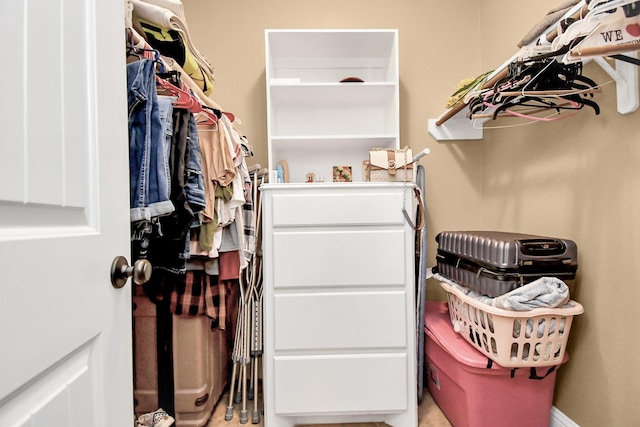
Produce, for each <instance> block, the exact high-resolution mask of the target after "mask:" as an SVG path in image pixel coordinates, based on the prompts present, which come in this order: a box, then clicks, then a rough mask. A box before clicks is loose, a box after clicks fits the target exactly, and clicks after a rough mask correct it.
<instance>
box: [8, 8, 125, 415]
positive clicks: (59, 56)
mask: <svg viewBox="0 0 640 427" xmlns="http://www.w3.org/2000/svg"><path fill="white" fill-rule="evenodd" d="M0 40H1V41H2V42H1V43H0V61H1V62H0V63H1V64H2V71H1V72H0V75H1V77H0V265H1V266H2V269H1V270H0V301H1V303H2V305H1V307H0V426H2V427H18V426H29V427H41V426H47V427H51V426H74V427H89V426H103V427H126V426H132V425H133V403H132V396H133V392H132V366H131V299H130V297H131V294H130V293H131V284H130V281H129V283H128V284H127V285H126V286H125V287H124V288H122V289H119V290H118V289H114V288H113V287H112V286H111V282H110V278H109V271H110V266H111V262H112V260H113V259H114V257H116V256H117V255H124V256H126V257H127V259H130V258H129V223H128V218H129V213H128V207H129V206H128V200H129V197H128V143H127V106H126V77H125V50H124V42H125V31H124V7H123V2H122V0H120V1H117V0H110V1H103V0H0Z"/></svg>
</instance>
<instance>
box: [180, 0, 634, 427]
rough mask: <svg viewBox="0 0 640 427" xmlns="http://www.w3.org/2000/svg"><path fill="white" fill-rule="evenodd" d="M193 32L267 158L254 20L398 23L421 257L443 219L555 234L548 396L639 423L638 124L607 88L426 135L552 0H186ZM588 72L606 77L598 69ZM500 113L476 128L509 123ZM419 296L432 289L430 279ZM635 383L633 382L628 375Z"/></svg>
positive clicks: (578, 413) (320, 24)
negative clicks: (574, 248) (550, 111)
mask: <svg viewBox="0 0 640 427" xmlns="http://www.w3.org/2000/svg"><path fill="white" fill-rule="evenodd" d="M183 2H184V5H185V11H186V15H187V22H188V24H189V28H190V31H191V35H192V37H193V39H194V41H195V43H196V46H198V48H199V50H200V51H201V52H202V53H203V54H204V55H205V56H206V57H207V58H208V59H209V61H210V62H211V63H212V64H213V65H214V67H215V70H216V86H215V90H214V95H213V97H214V99H216V101H218V103H220V104H221V105H222V106H223V107H224V108H225V109H226V110H228V111H231V112H233V113H235V114H236V115H238V116H239V117H240V118H241V120H242V125H240V126H238V129H239V130H240V131H241V132H242V133H243V134H245V135H247V137H248V138H249V141H250V143H251V144H252V145H253V147H254V149H255V150H254V151H255V157H254V158H253V159H250V160H249V163H250V164H252V163H260V164H262V165H263V166H264V165H266V163H267V159H266V111H265V103H266V96H265V83H264V29H266V28H398V30H399V40H400V83H401V95H400V96H401V138H402V142H403V144H407V145H410V146H411V147H412V148H414V150H415V151H419V150H420V149H422V148H424V147H429V148H430V149H431V154H430V155H429V156H428V157H427V158H425V159H423V160H422V161H421V163H422V164H424V165H425V168H426V173H427V189H426V190H427V191H426V195H427V203H428V216H427V221H428V222H427V225H428V227H429V233H428V235H429V236H428V237H429V254H430V265H432V264H433V263H434V257H433V254H434V252H435V242H434V239H433V238H434V236H435V234H436V233H437V232H439V231H442V230H447V229H472V228H477V229H483V228H484V229H499V230H515V231H522V232H531V233H539V234H546V235H557V236H562V237H566V238H570V239H573V240H575V241H576V242H577V243H578V248H579V263H580V267H579V269H578V280H577V284H576V287H575V289H574V293H573V295H572V296H573V298H574V299H576V300H578V301H580V302H581V303H582V304H583V305H584V306H585V310H586V312H585V314H583V315H581V316H579V317H578V318H577V319H576V322H575V324H574V327H573V328H572V332H571V342H570V346H569V354H570V361H569V363H567V364H566V365H565V366H563V367H562V368H561V369H560V370H559V375H558V381H557V390H556V395H555V402H554V404H555V406H556V407H558V408H559V409H560V410H561V411H562V412H564V413H565V414H566V415H567V416H568V417H570V418H571V419H573V420H574V421H575V422H576V423H578V424H579V425H581V426H583V427H589V426H593V427H599V426H602V425H615V426H635V425H640V412H639V410H638V406H637V403H636V400H637V390H638V388H637V385H636V383H637V381H638V380H640V363H638V362H640V341H639V340H635V339H634V338H633V337H635V336H636V335H637V333H636V330H635V329H636V328H635V326H634V323H633V317H632V316H633V315H634V313H635V312H636V311H637V309H636V307H635V304H636V301H638V300H640V298H639V297H640V291H639V289H640V288H636V287H635V286H634V285H635V283H633V282H634V279H632V278H633V277H635V276H638V273H640V271H639V270H640V267H639V265H638V263H634V262H633V261H634V258H636V257H634V255H636V256H637V255H638V249H637V248H638V247H640V238H639V235H640V231H638V228H637V227H635V226H634V224H635V222H636V221H635V220H636V216H637V214H636V213H637V212H638V211H639V210H640V197H639V195H640V194H639V193H640V190H639V189H640V174H639V173H638V172H637V167H636V163H637V161H638V159H640V145H638V143H637V140H638V137H639V136H640V135H639V133H640V127H638V126H637V125H636V124H635V121H636V120H637V115H638V114H640V113H633V114H631V115H629V116H621V115H619V114H618V113H616V112H615V96H614V90H615V88H614V85H613V84H609V85H606V86H605V87H604V89H603V92H602V93H601V94H598V95H597V97H596V101H597V102H598V104H599V105H600V106H601V108H602V113H601V115H600V116H595V115H594V114H593V111H592V110H585V111H581V112H580V114H579V115H578V116H576V117H574V118H571V119H568V120H564V121H559V122H555V123H548V124H534V125H530V126H523V127H516V128H506V129H487V130H485V132H484V135H485V137H484V140H482V141H453V142H436V141H434V140H433V139H431V137H430V136H429V135H428V133H427V127H426V126H427V125H426V122H427V119H428V118H435V117H437V116H438V115H439V114H440V113H441V112H442V111H444V102H445V99H446V98H447V97H448V96H449V95H450V94H451V93H452V92H453V91H454V90H455V86H456V84H457V83H458V82H459V81H460V80H461V79H463V78H468V77H474V76H476V75H478V74H479V73H481V72H483V71H486V70H488V69H491V68H494V67H496V66H499V65H500V64H502V63H503V62H504V61H505V60H506V59H508V58H509V57H510V56H511V55H512V54H513V53H515V52H516V50H517V48H516V43H517V42H518V41H519V40H520V39H521V37H522V36H524V34H525V33H526V32H527V31H528V30H529V28H531V27H532V26H533V24H535V23H536V22H537V21H538V20H539V19H541V18H542V17H543V16H544V14H545V13H546V12H547V10H549V9H550V8H551V7H554V6H556V5H557V4H558V3H559V1H551V0H542V1H539V2H530V1H529V2H525V1H522V0H518V1H513V0H511V1H509V0H483V1H461V0H455V1H449V2H440V1H433V0H420V1H419V0H405V1H403V2H402V4H401V7H400V6H399V5H398V2H395V3H394V2H389V1H381V0H350V1H346V2H345V1H335V0H325V1H322V2H316V1H311V0H307V1H295V0H262V1H251V2H250V1H247V0H238V1H234V2H230V1H227V2H223V1H206V2H205V1H203V0H183ZM585 74H586V75H588V76H589V77H591V78H593V79H595V80H596V81H598V82H605V81H607V80H609V77H608V76H607V75H606V74H604V73H602V72H601V71H600V70H599V69H598V67H597V66H595V65H588V66H587V67H586V70H585ZM509 124H510V123H509V122H508V121H505V120H502V121H499V122H495V123H487V126H486V127H490V126H504V125H509ZM428 289H429V292H428V297H429V298H430V299H440V298H442V297H443V295H442V292H440V290H439V289H438V286H437V284H435V283H429V287H428ZM634 380H635V381H634Z"/></svg>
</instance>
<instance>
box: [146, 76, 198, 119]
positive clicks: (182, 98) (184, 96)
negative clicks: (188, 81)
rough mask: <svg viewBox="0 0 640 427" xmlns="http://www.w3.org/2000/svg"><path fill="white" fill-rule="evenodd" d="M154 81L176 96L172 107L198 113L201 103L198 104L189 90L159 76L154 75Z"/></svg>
mask: <svg viewBox="0 0 640 427" xmlns="http://www.w3.org/2000/svg"><path fill="white" fill-rule="evenodd" d="M156 83H157V84H158V85H159V86H160V87H162V88H163V89H164V90H166V91H167V92H169V93H170V94H171V95H173V96H176V97H177V99H176V100H175V101H174V102H173V105H174V107H177V108H184V109H186V110H189V111H191V112H192V113H198V112H200V111H202V104H200V101H198V99H197V98H196V97H195V96H193V95H191V94H190V93H189V92H187V91H185V90H183V89H180V88H179V87H177V86H175V85H174V84H172V83H170V82H168V81H167V80H165V79H163V78H161V77H159V76H156Z"/></svg>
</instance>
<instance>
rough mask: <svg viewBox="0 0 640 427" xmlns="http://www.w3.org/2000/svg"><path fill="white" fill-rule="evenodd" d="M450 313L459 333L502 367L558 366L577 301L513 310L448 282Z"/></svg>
mask: <svg viewBox="0 0 640 427" xmlns="http://www.w3.org/2000/svg"><path fill="white" fill-rule="evenodd" d="M440 285H441V286H442V288H443V289H444V290H445V291H447V297H448V301H449V316H450V317H451V323H452V324H453V327H454V329H455V331H456V332H458V333H459V334H460V335H461V336H462V337H463V338H464V339H466V340H467V341H468V342H469V343H470V344H472V345H473V346H474V347H475V348H476V349H478V350H479V351H480V352H482V353H484V354H485V355H486V356H487V357H488V358H490V359H492V360H493V361H495V362H496V363H498V364H499V365H500V366H503V367H537V366H555V365H560V364H562V363H563V358H564V355H565V351H566V348H567V341H568V339H569V331H570V329H571V323H572V322H573V316H575V315H578V314H582V313H583V312H584V308H583V307H582V305H580V304H579V303H578V302H576V301H573V300H571V301H569V303H567V305H564V306H562V307H558V308H536V309H532V310H528V311H511V310H503V309H500V308H496V307H493V306H490V305H487V304H484V303H482V302H480V301H477V300H475V299H473V298H471V297H469V296H467V295H465V294H464V293H463V292H462V291H460V290H459V289H456V288H455V287H453V286H451V285H450V284H448V283H445V282H440Z"/></svg>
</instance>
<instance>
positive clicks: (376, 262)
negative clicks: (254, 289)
mask: <svg viewBox="0 0 640 427" xmlns="http://www.w3.org/2000/svg"><path fill="white" fill-rule="evenodd" d="M406 247H407V245H406V244H405V233H404V232H403V230H366V231H364V230H363V231H311V232H308V231H291V232H285V231H279V232H274V233H273V248H272V251H273V254H275V256H274V258H273V277H274V288H276V289H277V288H292V287H314V286H371V285H391V286H404V284H405V283H406V282H407V280H406V277H405V269H406V264H407V263H406V257H408V256H412V255H411V254H406V253H405V248H406Z"/></svg>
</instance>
